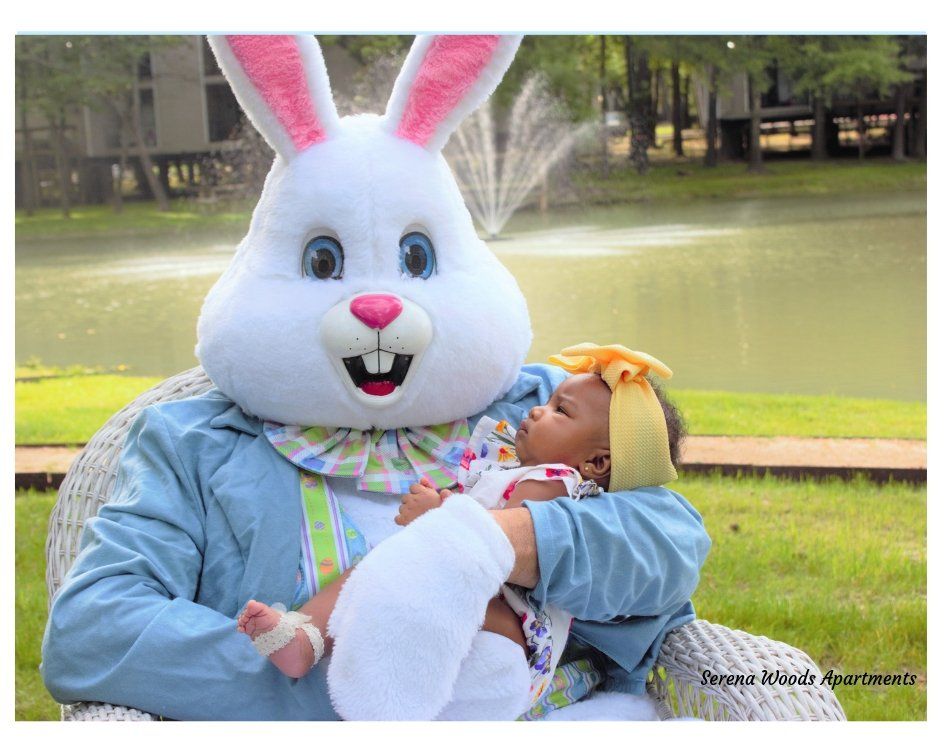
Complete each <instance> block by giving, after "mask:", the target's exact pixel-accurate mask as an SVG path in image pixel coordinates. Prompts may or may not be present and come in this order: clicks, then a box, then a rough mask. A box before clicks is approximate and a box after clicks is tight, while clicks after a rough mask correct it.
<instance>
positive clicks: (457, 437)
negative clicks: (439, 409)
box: [263, 420, 469, 494]
mask: <svg viewBox="0 0 945 756" xmlns="http://www.w3.org/2000/svg"><path fill="white" fill-rule="evenodd" d="M263 433H264V434H265V436H266V438H268V439H269V442H270V443H271V444H272V446H273V448H274V449H275V450H276V451H277V452H279V453H280V454H281V455H282V456H284V457H285V458H286V459H288V460H289V461H290V462H291V463H292V464H294V465H295V466H296V467H300V468H302V469H303V470H308V471H309V472H314V473H319V474H320V475H331V476H341V477H346V478H357V479H358V488H359V489H360V490H362V491H376V492H380V493H393V494H404V493H407V492H408V490H409V489H410V486H411V484H413V483H416V482H417V481H418V480H420V478H422V477H427V478H429V479H430V480H431V481H432V482H433V484H434V485H435V486H436V487H437V488H445V487H449V486H452V485H454V484H455V483H456V475H457V468H458V466H459V462H460V460H461V459H462V457H463V452H464V451H465V449H466V445H467V443H468V441H469V427H468V426H467V425H466V421H465V420H456V421H454V422H452V423H443V424H440V425H428V426H423V427H419V428H396V429H391V430H378V429H374V430H366V431H360V430H354V429H352V428H321V427H317V426H313V427H311V428H301V427H300V426H298V425H282V424H280V423H270V422H266V423H264V424H263Z"/></svg>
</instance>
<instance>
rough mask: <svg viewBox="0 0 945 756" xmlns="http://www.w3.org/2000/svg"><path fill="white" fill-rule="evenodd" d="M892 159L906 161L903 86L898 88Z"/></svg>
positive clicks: (904, 92) (904, 94) (904, 90)
mask: <svg viewBox="0 0 945 756" xmlns="http://www.w3.org/2000/svg"><path fill="white" fill-rule="evenodd" d="M892 159H893V160H895V161H897V162H902V161H903V160H905V159H906V88H905V86H904V85H903V84H900V85H898V86H897V87H896V125H895V126H894V127H893V139H892Z"/></svg>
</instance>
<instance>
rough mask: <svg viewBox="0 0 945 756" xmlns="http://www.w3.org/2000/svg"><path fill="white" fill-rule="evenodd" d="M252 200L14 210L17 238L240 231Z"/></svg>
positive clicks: (251, 205) (247, 215) (245, 220)
mask: <svg viewBox="0 0 945 756" xmlns="http://www.w3.org/2000/svg"><path fill="white" fill-rule="evenodd" d="M254 204H255V203H254V202H249V201H247V202H243V203H239V204H228V205H227V206H226V207H225V208H218V207H215V206H209V207H207V206H201V205H198V204H197V203H196V202H195V201H193V200H175V201H173V202H172V203H171V209H170V211H169V212H166V213H162V212H160V211H159V210H158V208H157V204H156V203H154V202H126V203H125V204H124V208H123V209H122V212H120V213H116V212H115V211H114V210H113V209H112V208H111V206H109V205H82V206H79V207H75V208H73V209H72V213H71V217H69V218H63V217H62V213H61V212H60V211H59V210H58V209H56V208H41V209H40V210H37V211H36V212H35V213H34V214H33V215H32V216H27V215H26V213H25V212H23V211H22V210H18V211H17V213H16V239H17V241H29V240H39V239H58V238H85V237H97V236H106V237H108V236H129V235H139V234H155V235H157V234H172V235H173V234H194V233H210V232H213V231H219V232H231V233H240V232H245V231H246V228H247V227H248V225H249V217H250V213H251V212H252V209H253V205H254Z"/></svg>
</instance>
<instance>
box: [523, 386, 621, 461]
mask: <svg viewBox="0 0 945 756" xmlns="http://www.w3.org/2000/svg"><path fill="white" fill-rule="evenodd" d="M609 450H610V388H609V387H608V386H607V384H606V383H604V381H603V380H602V379H601V377H600V376H599V375H597V374H594V373H584V374H581V375H574V376H571V377H570V378H568V379H567V380H565V381H563V382H562V383H561V385H560V386H558V388H557V390H556V391H555V392H554V393H553V394H552V395H551V398H550V399H549V400H548V403H547V404H543V405H539V406H537V407H533V408H532V410H531V411H530V412H529V413H528V415H527V416H526V417H525V419H524V420H523V421H522V423H521V425H520V426H519V430H518V433H516V434H515V451H516V453H517V454H518V458H519V461H520V462H521V464H522V465H542V464H555V463H558V464H565V465H569V466H570V467H573V468H575V469H576V470H578V471H579V472H582V470H581V467H582V464H583V463H584V462H585V461H586V460H589V459H592V458H593V457H594V456H595V454H597V453H600V452H605V453H606V452H609Z"/></svg>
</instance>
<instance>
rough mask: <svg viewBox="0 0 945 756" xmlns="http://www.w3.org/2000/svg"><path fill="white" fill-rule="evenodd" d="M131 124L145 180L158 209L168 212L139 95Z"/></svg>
mask: <svg viewBox="0 0 945 756" xmlns="http://www.w3.org/2000/svg"><path fill="white" fill-rule="evenodd" d="M131 125H132V128H133V129H134V137H135V147H136V152H137V154H138V159H139V160H140V161H141V168H142V169H143V171H144V178H145V181H147V182H148V188H149V189H150V190H151V194H152V195H153V197H154V199H155V200H157V204H158V210H159V211H160V212H162V213H166V212H167V211H168V210H170V203H169V202H168V200H167V192H165V191H164V187H163V186H162V185H161V182H160V180H159V179H158V177H157V176H155V175H154V161H152V160H151V155H150V154H149V153H148V146H147V145H146V144H145V140H144V130H143V129H142V127H141V110H140V108H139V103H138V98H137V97H134V100H133V103H132V106H131Z"/></svg>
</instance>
